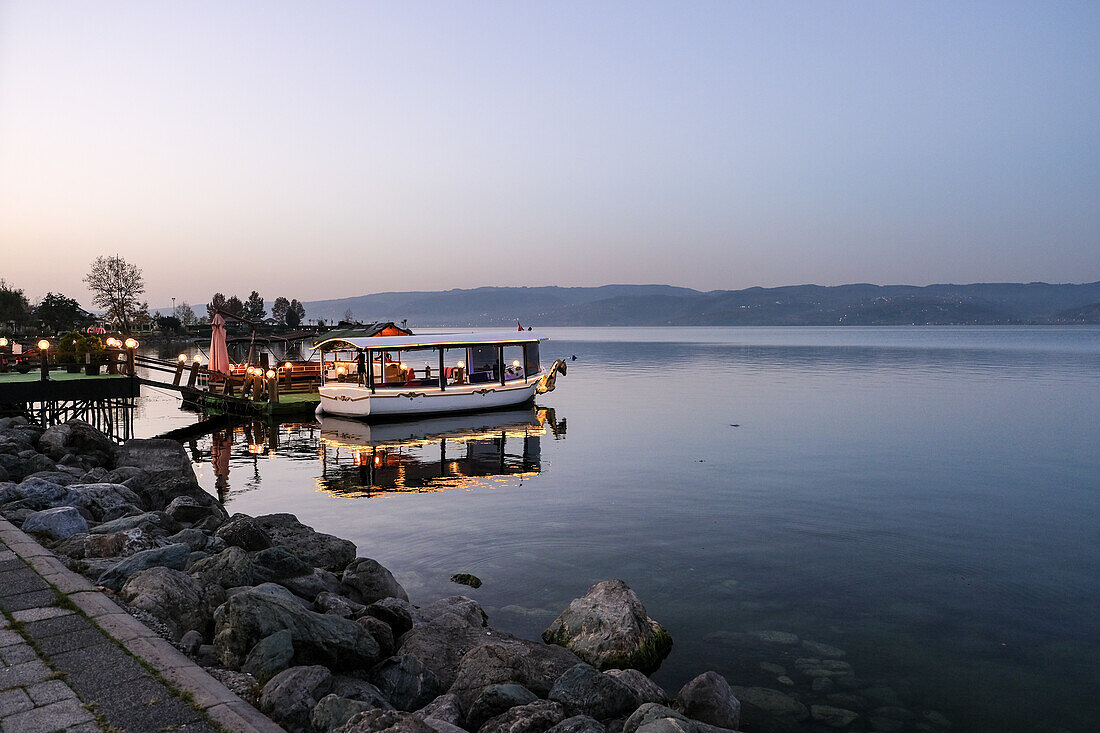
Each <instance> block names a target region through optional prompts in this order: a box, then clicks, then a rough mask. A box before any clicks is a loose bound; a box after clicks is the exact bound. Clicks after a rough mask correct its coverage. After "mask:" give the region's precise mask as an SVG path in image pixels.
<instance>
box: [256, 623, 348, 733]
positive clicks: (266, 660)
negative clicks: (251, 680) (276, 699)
mask: <svg viewBox="0 0 1100 733" xmlns="http://www.w3.org/2000/svg"><path fill="white" fill-rule="evenodd" d="M293 661H294V635H293V634H291V633H290V632H289V631H287V630H286V629H282V630H281V631H276V632H275V633H274V634H272V635H271V636H265V637H264V638H263V639H260V640H259V641H258V642H256V646H254V647H252V650H251V651H249V652H248V656H247V657H245V660H244V664H243V665H241V671H242V672H248V673H249V674H250V675H252V676H253V677H255V678H256V681H257V682H259V683H260V684H261V685H264V684H267V682H268V681H269V680H270V679H271V678H272V677H274V676H275V675H277V674H279V673H280V672H282V671H283V670H284V669H287V668H288V667H290V665H291V662H293ZM348 717H351V716H348Z"/></svg>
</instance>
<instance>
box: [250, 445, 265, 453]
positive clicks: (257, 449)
mask: <svg viewBox="0 0 1100 733" xmlns="http://www.w3.org/2000/svg"><path fill="white" fill-rule="evenodd" d="M262 450H263V446H262V445H260V444H258V443H249V444H248V452H249V453H253V454H255V453H259V452H261V451H262Z"/></svg>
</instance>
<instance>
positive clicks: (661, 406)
mask: <svg viewBox="0 0 1100 733" xmlns="http://www.w3.org/2000/svg"><path fill="white" fill-rule="evenodd" d="M547 332H548V333H549V334H550V335H551V337H552V340H551V341H550V342H549V343H547V344H545V345H544V347H543V349H544V350H543V358H544V360H546V361H547V362H549V360H550V359H552V358H554V357H557V356H571V355H574V354H575V355H576V357H577V360H576V361H575V362H572V361H571V362H570V364H569V374H568V376H567V377H564V378H561V379H559V382H558V390H557V391H556V392H554V393H552V394H550V395H546V396H544V397H543V398H540V400H539V406H540V407H551V408H553V411H552V413H547V412H542V413H540V414H539V415H538V416H537V419H536V418H533V414H534V413H533V412H532V413H530V414H511V415H507V416H496V417H485V416H483V417H480V418H464V419H461V420H460V422H458V423H453V422H452V423H448V424H445V425H440V424H434V425H428V426H426V427H424V428H423V429H418V428H417V427H416V426H413V427H411V428H407V430H406V432H407V433H408V436H405V437H410V438H412V439H410V440H407V441H405V443H403V444H398V443H395V442H394V441H393V440H389V442H387V439H392V438H394V437H395V435H396V434H395V433H393V432H392V431H391V432H390V433H387V434H380V433H379V432H378V430H377V429H376V430H375V431H374V432H373V434H372V435H371V436H369V437H370V439H371V440H373V441H374V442H375V450H374V453H371V451H370V447H369V445H370V443H369V442H368V441H367V437H368V436H365V435H362V434H357V430H356V429H355V428H356V427H357V426H355V425H352V426H351V427H350V429H349V427H348V426H346V425H345V426H341V425H339V424H338V423H331V422H329V421H326V424H324V425H321V424H316V423H309V424H297V425H283V426H280V428H279V430H278V432H277V434H275V435H274V436H273V435H272V434H271V431H270V430H269V429H264V428H263V427H261V426H257V427H256V429H252V428H249V430H248V431H247V434H246V431H245V430H244V429H238V430H237V431H236V432H235V433H233V434H232V435H230V436H217V437H211V436H206V437H203V438H199V439H197V440H195V441H192V442H191V443H190V444H189V447H190V449H191V450H192V451H193V453H194V455H195V458H196V471H197V472H198V475H199V477H200V481H201V482H202V483H203V485H204V486H205V487H206V488H207V489H208V490H210V491H211V492H217V491H218V490H219V489H220V490H221V492H222V494H223V495H224V496H225V497H226V500H227V502H228V505H229V508H230V510H231V511H241V512H245V513H249V514H262V513H270V512H281V511H288V512H293V513H295V514H297V515H298V517H299V518H300V519H301V520H302V521H304V522H306V523H307V524H310V525H312V526H314V527H315V528H317V529H319V530H322V531H326V532H330V533H333V534H336V535H339V536H341V537H346V538H348V539H351V540H353V541H354V542H355V543H356V544H357V546H358V548H359V552H360V554H363V555H367V556H370V557H373V558H375V559H377V560H379V561H380V562H382V563H383V564H384V565H386V566H387V567H389V568H390V569H391V570H393V572H394V574H395V575H396V577H397V578H398V580H399V581H401V583H402V584H403V585H404V586H405V587H406V588H407V589H408V591H409V595H410V597H411V598H412V600H413V602H414V603H415V602H419V601H426V600H430V599H432V598H434V597H438V596H441V595H448V594H455V593H466V594H468V595H472V596H473V597H475V598H477V599H478V600H479V601H480V602H481V603H482V605H483V606H484V607H485V608H486V610H487V611H488V612H489V614H490V620H491V622H492V623H493V624H494V625H495V626H498V627H501V628H504V629H507V630H510V631H514V632H517V633H520V634H524V635H529V636H532V637H534V636H536V635H537V634H538V633H540V632H541V631H542V630H543V629H544V628H545V627H546V626H547V624H548V623H549V622H550V621H551V620H552V619H553V618H554V617H555V616H556V615H557V613H559V612H560V610H561V609H562V608H564V607H565V606H566V605H567V604H568V602H569V601H570V599H572V598H574V597H577V596H579V595H581V594H583V593H584V592H585V590H586V589H587V588H588V586H589V585H590V584H592V583H594V582H596V581H598V580H602V579H605V578H622V579H624V580H626V582H627V583H629V584H630V585H631V586H632V587H633V588H634V589H635V590H636V591H637V592H638V594H639V596H640V597H641V598H642V600H643V602H644V603H645V604H646V608H647V610H648V611H649V614H650V615H651V616H653V617H654V618H656V619H657V620H658V621H660V622H661V623H662V624H663V625H664V626H665V627H666V628H668V629H669V631H670V632H671V633H672V635H673V638H674V639H675V648H674V650H673V652H672V655H671V656H670V657H669V658H668V659H667V660H666V661H665V663H664V665H663V666H662V668H661V669H660V671H659V672H658V673H657V674H656V675H655V679H657V681H658V682H660V683H662V684H664V685H665V686H666V687H667V688H668V689H670V690H676V689H678V687H679V685H680V684H682V683H683V682H684V681H686V680H687V679H689V678H690V677H692V676H694V675H695V674H697V673H698V672H700V671H703V670H705V669H715V670H717V671H719V672H721V673H722V674H724V675H726V677H727V678H728V679H729V680H730V681H731V683H733V684H736V685H745V686H761V687H769V688H774V689H779V690H782V691H784V692H786V693H788V694H793V695H795V696H797V697H799V698H800V699H802V700H803V701H804V702H806V703H807V704H813V703H823V704H837V702H838V701H841V702H844V701H847V702H848V703H849V704H848V705H839V706H840V707H846V706H850V707H854V706H856V705H857V704H862V703H860V702H859V699H858V698H857V699H850V698H833V699H831V700H830V699H826V691H820V692H812V691H811V690H810V688H809V686H808V679H807V678H805V677H803V676H800V675H799V672H798V670H797V668H796V665H795V659H796V658H798V657H804V656H812V655H811V653H810V652H808V651H806V650H805V649H803V648H802V647H801V646H799V645H785V644H779V643H769V642H763V641H761V640H760V638H759V635H757V636H754V635H753V633H754V632H763V631H784V632H789V633H791V634H795V635H797V636H798V637H799V638H800V639H801V640H810V641H816V642H821V643H825V644H829V645H832V646H835V647H838V648H840V649H842V650H844V651H845V652H846V655H845V656H844V660H845V661H847V662H849V663H850V664H851V665H852V668H853V670H854V674H855V677H856V679H857V681H858V684H859V686H860V688H861V689H857V690H855V691H854V692H855V694H857V695H864V693H865V692H866V691H865V690H863V689H862V688H867V687H870V688H872V690H871V692H867V693H866V696H865V698H864V700H865V704H866V707H864V708H862V709H860V710H858V711H859V712H862V713H863V717H861V718H860V719H858V720H857V721H856V722H855V723H854V724H853V726H852V729H853V730H872V729H874V725H873V721H872V720H869V718H868V716H867V712H868V711H869V710H870V709H871V708H874V707H876V706H877V705H882V704H884V703H883V702H882V700H884V699H887V698H888V693H884V692H883V691H882V689H881V688H883V687H889V688H890V689H891V690H892V691H893V692H894V693H896V695H897V696H898V697H899V698H900V702H901V704H902V705H903V706H904V707H905V708H907V709H908V710H910V711H911V712H912V713H913V715H914V718H913V719H911V720H910V721H909V723H908V724H907V728H906V729H907V730H917V729H919V728H917V727H914V726H915V725H916V723H919V722H922V721H923V722H924V723H925V724H927V723H928V722H929V720H933V721H938V720H939V718H937V717H936V716H935V714H934V713H929V711H936V712H937V713H939V714H941V715H942V716H944V717H946V718H947V719H949V720H951V721H952V722H953V723H954V730H1006V731H1008V730H1013V731H1024V730H1049V731H1055V730H1066V729H1068V730H1074V731H1088V730H1100V703H1098V702H1097V700H1096V691H1097V690H1098V689H1100V662H1098V660H1100V612H1098V611H1097V609H1098V608H1100V524H1098V521H1097V517H1098V514H1100V512H1098V509H1100V448H1098V446H1100V420H1098V417H1097V416H1098V415H1100V329H1098V328H1046V327H1033V328H1007V327H1006V328H973V327H972V328H844V329H828V328H804V329H803V328H774V329H772V328H696V329H678V330H676V329H646V330H642V329H548V330H547ZM175 406H176V401H175V400H174V398H172V397H171V396H170V395H167V394H162V393H157V392H155V391H150V392H149V393H148V396H147V397H144V398H143V402H142V405H141V412H140V414H139V417H138V418H137V428H136V429H137V432H138V434H139V435H153V434H157V433H160V432H163V431H165V430H167V429H170V428H172V427H176V426H179V425H184V424H187V423H188V422H190V421H191V420H192V418H191V416H189V415H188V414H187V413H183V412H179V411H176V410H175ZM539 420H541V421H542V424H541V425H540V424H539V422H538V421H539ZM360 427H361V426H360ZM363 430H365V429H362V428H361V429H360V430H359V431H358V432H359V433H361V432H362V431H363ZM397 432H398V433H399V432H401V431H400V430H398V431H397ZM414 434H415V436H414ZM357 441H359V442H358V443H357ZM250 444H251V446H252V448H251V451H252V452H250V448H249V446H250ZM212 455H213V456H214V457H215V458H216V459H217V460H216V461H215V462H214V463H212V462H211V456H212ZM218 462H220V463H221V467H220V468H219V470H218V471H215V464H216V463H218ZM226 467H228V475H225V468H226ZM218 473H221V474H222V475H221V476H219V475H217V474H218ZM394 488H401V489H404V490H403V491H395V490H393V489H394ZM456 572H470V573H474V574H476V575H477V576H479V577H480V578H481V579H482V580H483V581H484V586H483V587H482V588H480V589H478V590H471V589H468V588H465V587H462V586H457V585H454V584H452V583H450V582H449V580H448V578H449V577H450V575H451V574H452V573H456ZM761 662H764V663H768V662H771V663H773V664H780V665H783V666H784V667H785V670H786V671H787V676H788V677H790V678H791V680H790V681H792V682H794V683H795V684H794V685H793V686H789V685H786V684H784V681H781V680H778V679H777V677H779V675H778V674H777V672H776V671H774V670H772V671H768V670H765V669H763V668H762V667H761V666H760V663H761ZM852 692H853V691H851V690H846V689H837V690H833V691H832V693H833V694H834V695H835V694H843V695H851V694H852ZM883 695H887V698H884V697H883ZM874 700H878V701H879V702H874ZM894 705H895V706H896V705H897V701H895V702H894ZM926 716H931V718H929V717H926ZM746 723H751V718H748V719H747V720H746ZM746 727H748V726H746ZM929 729H930V730H940V729H942V728H937V727H932V728H929Z"/></svg>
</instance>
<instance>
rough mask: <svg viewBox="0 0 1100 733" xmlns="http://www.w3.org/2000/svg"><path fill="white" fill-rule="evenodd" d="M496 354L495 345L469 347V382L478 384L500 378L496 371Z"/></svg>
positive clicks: (497, 364) (497, 362)
mask: <svg viewBox="0 0 1100 733" xmlns="http://www.w3.org/2000/svg"><path fill="white" fill-rule="evenodd" d="M498 356H499V353H498V351H497V347H496V346H472V347H470V382H471V383H472V384H479V383H483V382H494V381H496V380H498V379H499V378H500V377H499V376H498V375H499V372H498V371H497V368H498V367H499V366H500V362H499V361H498V360H497V358H498Z"/></svg>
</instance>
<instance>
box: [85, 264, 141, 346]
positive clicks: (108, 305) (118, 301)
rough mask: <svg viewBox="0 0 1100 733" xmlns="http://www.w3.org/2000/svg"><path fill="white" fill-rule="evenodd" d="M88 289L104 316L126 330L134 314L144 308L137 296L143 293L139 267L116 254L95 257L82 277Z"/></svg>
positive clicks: (132, 321) (131, 323)
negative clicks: (103, 311)
mask: <svg viewBox="0 0 1100 733" xmlns="http://www.w3.org/2000/svg"><path fill="white" fill-rule="evenodd" d="M84 282H86V283H87V284H88V289H89V290H91V291H92V302H93V303H95V304H96V305H97V306H99V307H100V308H103V309H104V310H105V311H107V319H108V320H110V321H114V322H115V323H117V324H118V325H119V327H121V328H122V330H123V331H129V330H130V329H131V328H132V327H133V325H134V319H135V317H136V316H137V315H138V314H139V313H141V312H142V311H143V310H144V309H145V308H144V307H143V304H142V303H141V302H140V301H139V300H138V296H139V295H141V294H142V293H144V292H145V280H144V279H143V278H142V276H141V269H140V268H139V267H138V266H137V265H132V264H130V263H129V262H127V261H126V260H124V259H122V258H121V257H119V256H118V255H115V256H113V257H105V256H99V257H96V258H95V262H93V263H92V269H91V270H90V271H89V272H88V274H87V275H85V277H84Z"/></svg>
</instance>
